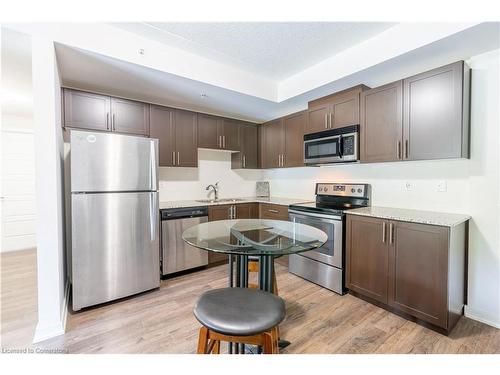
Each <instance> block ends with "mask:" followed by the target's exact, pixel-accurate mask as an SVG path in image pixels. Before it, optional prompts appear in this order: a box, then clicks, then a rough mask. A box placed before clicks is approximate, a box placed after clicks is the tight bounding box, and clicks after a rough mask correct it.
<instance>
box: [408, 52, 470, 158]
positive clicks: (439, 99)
mask: <svg viewBox="0 0 500 375" xmlns="http://www.w3.org/2000/svg"><path fill="white" fill-rule="evenodd" d="M469 102H470V69H469V67H468V66H467V64H465V63H464V62H463V61H459V62H456V63H453V64H449V65H446V66H443V67H441V68H437V69H433V70H431V71H428V72H425V73H422V74H418V75H415V76H413V77H410V78H407V79H405V80H404V81H403V143H404V144H403V149H404V152H403V158H404V159H405V160H430V159H446V158H468V157H469Z"/></svg>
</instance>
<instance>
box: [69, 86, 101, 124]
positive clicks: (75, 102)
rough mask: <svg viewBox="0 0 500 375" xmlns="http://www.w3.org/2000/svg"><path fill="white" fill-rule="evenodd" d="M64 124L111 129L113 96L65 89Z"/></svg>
mask: <svg viewBox="0 0 500 375" xmlns="http://www.w3.org/2000/svg"><path fill="white" fill-rule="evenodd" d="M63 92H64V95H63V96H64V126H65V127H70V128H80V129H89V130H103V131H110V130H111V119H110V115H111V98H110V97H109V96H104V95H98V94H92V93H89V92H83V91H77V90H70V89H64V91H63Z"/></svg>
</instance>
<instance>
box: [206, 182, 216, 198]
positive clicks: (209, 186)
mask: <svg viewBox="0 0 500 375" xmlns="http://www.w3.org/2000/svg"><path fill="white" fill-rule="evenodd" d="M210 188H212V189H213V190H214V194H215V200H219V183H218V182H216V183H215V185H212V184H210V185H208V186H207V187H206V188H205V190H209V189H210Z"/></svg>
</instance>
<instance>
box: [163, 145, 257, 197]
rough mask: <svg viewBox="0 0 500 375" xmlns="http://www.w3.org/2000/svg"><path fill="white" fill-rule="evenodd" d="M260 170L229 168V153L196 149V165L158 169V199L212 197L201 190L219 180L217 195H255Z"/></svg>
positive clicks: (211, 194)
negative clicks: (194, 166)
mask: <svg viewBox="0 0 500 375" xmlns="http://www.w3.org/2000/svg"><path fill="white" fill-rule="evenodd" d="M262 175H263V172H262V171H260V170H243V169H237V170H233V169H231V153H229V152H226V151H216V150H206V149H199V150H198V168H168V167H161V168H160V175H159V179H160V182H159V184H160V201H162V202H164V201H171V200H191V199H204V198H213V193H210V195H209V192H208V191H206V190H205V187H206V186H207V185H209V184H215V183H216V182H219V197H220V198H231V197H251V196H255V194H256V182H257V181H260V180H261V179H262Z"/></svg>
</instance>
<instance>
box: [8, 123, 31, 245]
mask: <svg viewBox="0 0 500 375" xmlns="http://www.w3.org/2000/svg"><path fill="white" fill-rule="evenodd" d="M1 135H2V137H1V138H2V139H1V146H2V149H1V167H2V169H1V182H0V196H1V198H0V199H1V205H2V207H1V219H2V223H1V240H2V247H1V251H2V252H4V251H14V250H23V249H30V248H34V247H35V246H36V238H35V150H34V134H33V131H32V130H30V129H26V130H24V129H19V130H17V129H5V128H4V129H2V131H1Z"/></svg>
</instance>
